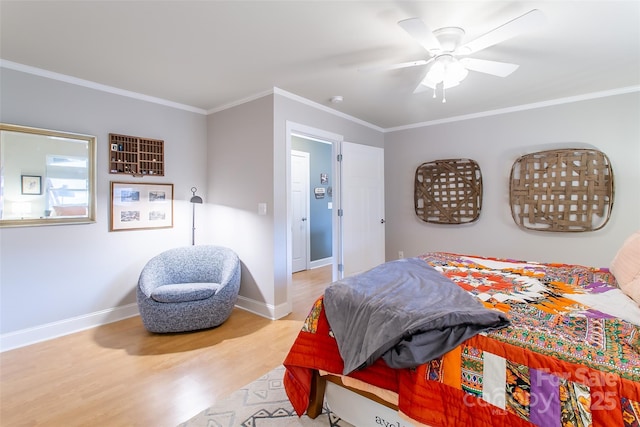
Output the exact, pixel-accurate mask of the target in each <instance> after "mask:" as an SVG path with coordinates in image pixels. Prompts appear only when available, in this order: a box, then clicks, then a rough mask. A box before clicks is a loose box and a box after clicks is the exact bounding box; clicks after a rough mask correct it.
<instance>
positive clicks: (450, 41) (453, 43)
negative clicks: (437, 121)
mask: <svg viewBox="0 0 640 427" xmlns="http://www.w3.org/2000/svg"><path fill="white" fill-rule="evenodd" d="M544 22H545V17H544V14H543V13H542V12H541V11H539V10H538V9H533V10H531V11H529V12H527V13H525V14H524V15H522V16H519V17H517V18H515V19H513V20H511V21H509V22H507V23H505V24H503V25H501V26H499V27H497V28H495V29H493V30H491V31H489V32H488V33H486V34H484V35H482V36H480V37H478V38H477V39H475V40H472V41H470V42H468V43H465V44H462V39H463V37H464V35H465V31H464V30H463V29H462V28H459V27H444V28H439V29H437V30H435V31H431V29H430V28H429V27H428V26H427V25H426V24H425V23H424V22H423V21H422V20H421V19H419V18H409V19H404V20H402V21H400V22H398V25H400V27H401V28H402V29H403V30H405V31H406V32H407V33H408V34H409V35H410V36H411V37H413V38H414V39H415V40H416V41H417V42H418V43H420V45H421V46H422V47H423V48H425V49H426V50H427V52H429V58H428V59H420V60H416V61H410V62H403V63H400V64H393V65H386V66H381V67H373V68H370V69H367V70H368V71H372V70H394V69H400V68H407V67H415V66H421V65H428V64H431V65H430V67H429V69H428V71H427V73H426V76H425V77H424V79H423V80H422V81H421V82H420V84H418V87H417V88H416V90H415V91H414V93H416V92H420V91H422V90H424V88H425V87H428V88H431V89H433V91H434V93H433V96H434V98H435V96H436V94H435V91H436V88H438V86H440V87H441V88H442V92H443V95H442V102H446V98H445V89H448V88H450V87H454V86H457V85H458V84H460V82H461V81H462V80H463V79H464V78H465V77H467V74H468V73H469V71H470V70H471V71H477V72H480V73H486V74H491V75H494V76H498V77H506V76H508V75H509V74H511V73H513V72H514V71H515V70H516V69H517V68H518V65H517V64H511V63H508V62H498V61H488V60H484V59H476V58H469V57H468V55H471V54H473V53H476V52H478V51H480V50H482V49H486V48H488V47H490V46H493V45H496V44H498V43H500V42H503V41H505V40H508V39H511V38H513V37H516V36H518V35H520V34H523V33H526V32H528V31H531V30H533V29H535V28H537V27H539V26H541V25H542V24H543V23H544Z"/></svg>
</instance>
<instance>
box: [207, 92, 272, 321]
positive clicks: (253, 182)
mask: <svg viewBox="0 0 640 427" xmlns="http://www.w3.org/2000/svg"><path fill="white" fill-rule="evenodd" d="M207 121H208V140H209V141H208V144H209V150H208V153H209V154H208V158H207V167H208V169H209V181H208V188H209V191H208V203H207V207H208V208H209V209H208V214H207V220H206V222H205V223H206V225H205V226H206V228H207V230H206V233H207V238H206V239H207V241H208V242H214V243H217V244H221V245H223V246H227V247H229V248H232V249H233V250H235V251H236V252H237V253H238V256H239V257H240V259H241V260H242V280H241V284H240V301H239V302H238V304H239V305H240V306H243V307H245V308H248V309H250V310H253V311H256V312H258V313H262V314H264V315H268V312H265V310H264V305H265V304H266V306H268V307H271V308H273V307H274V306H275V298H274V291H273V276H274V273H273V271H274V266H273V256H274V255H273V252H274V250H273V221H274V209H273V176H274V166H273V156H274V152H273V96H271V95H270V96H265V97H263V98H260V99H257V100H255V101H252V102H247V103H245V104H241V105H239V106H236V107H233V108H230V109H227V110H224V111H220V112H218V113H215V114H211V115H210V116H209V117H208V119H207ZM259 203H266V204H267V214H266V215H264V216H262V215H258V204H259Z"/></svg>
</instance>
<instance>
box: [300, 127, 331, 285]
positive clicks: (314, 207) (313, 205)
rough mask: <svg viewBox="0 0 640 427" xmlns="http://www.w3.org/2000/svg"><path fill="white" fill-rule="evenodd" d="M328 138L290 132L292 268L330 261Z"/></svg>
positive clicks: (302, 267)
mask: <svg viewBox="0 0 640 427" xmlns="http://www.w3.org/2000/svg"><path fill="white" fill-rule="evenodd" d="M332 160H333V156H332V144H331V142H328V141H324V140H319V139H316V138H311V137H308V136H303V135H297V134H293V135H292V136H291V207H292V210H293V211H292V227H291V228H292V232H291V236H292V242H291V247H292V272H293V273H296V272H299V271H302V270H310V269H313V268H318V267H323V266H327V265H331V264H332V263H333V237H332V234H333V215H332V210H333V205H334V201H333V182H334V180H335V177H334V176H332V175H333V172H332Z"/></svg>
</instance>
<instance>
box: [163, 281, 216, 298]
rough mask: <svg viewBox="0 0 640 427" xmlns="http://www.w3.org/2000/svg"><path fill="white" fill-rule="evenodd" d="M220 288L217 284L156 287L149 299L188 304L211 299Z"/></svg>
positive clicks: (180, 284)
mask: <svg viewBox="0 0 640 427" xmlns="http://www.w3.org/2000/svg"><path fill="white" fill-rule="evenodd" d="M218 288H220V284H219V283H176V284H171V285H162V286H158V287H157V288H155V289H154V290H153V292H151V298H153V299H154V300H156V301H158V302H188V301H198V300H203V299H207V298H210V297H212V296H213V295H214V294H215V293H216V291H217V290H218Z"/></svg>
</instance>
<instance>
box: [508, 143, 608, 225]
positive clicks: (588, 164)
mask: <svg viewBox="0 0 640 427" xmlns="http://www.w3.org/2000/svg"><path fill="white" fill-rule="evenodd" d="M613 193H614V187H613V170H612V169H611V163H610V162H609V159H608V158H607V156H606V155H605V154H604V153H602V152H600V151H598V150H591V149H562V150H548V151H540V152H537V153H531V154H527V155H524V156H522V157H520V158H519V159H518V160H516V162H515V163H514V164H513V166H512V168H511V177H510V182H509V203H510V205H511V216H512V217H513V220H514V221H515V222H516V224H518V226H519V227H521V228H524V229H528V230H539V231H563V232H580V231H594V230H598V229H600V228H602V227H604V225H605V224H606V223H607V221H608V220H609V216H610V215H611V208H612V207H613Z"/></svg>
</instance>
